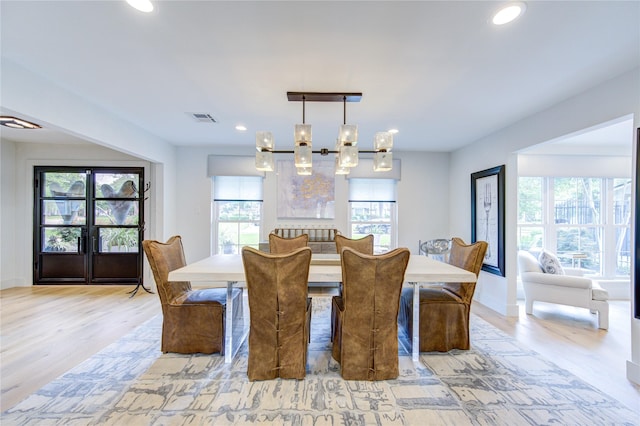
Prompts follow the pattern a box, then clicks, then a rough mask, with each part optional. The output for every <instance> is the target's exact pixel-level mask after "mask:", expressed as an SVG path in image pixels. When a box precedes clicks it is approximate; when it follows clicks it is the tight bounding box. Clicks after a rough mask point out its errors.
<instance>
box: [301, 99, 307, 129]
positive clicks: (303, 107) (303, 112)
mask: <svg viewBox="0 0 640 426" xmlns="http://www.w3.org/2000/svg"><path fill="white" fill-rule="evenodd" d="M305 100H306V96H305V95H302V124H306V123H305V122H304V116H305V111H304V109H305Z"/></svg>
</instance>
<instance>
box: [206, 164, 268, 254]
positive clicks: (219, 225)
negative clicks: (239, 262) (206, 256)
mask: <svg viewBox="0 0 640 426" xmlns="http://www.w3.org/2000/svg"><path fill="white" fill-rule="evenodd" d="M213 202H214V209H213V210H214V215H215V217H214V221H215V224H214V238H213V240H214V243H213V246H214V252H215V253H216V254H239V253H240V250H241V248H242V247H243V246H251V247H254V248H256V249H257V248H258V244H259V239H260V226H261V224H262V178H261V177H253V176H251V177H248V176H214V178H213Z"/></svg>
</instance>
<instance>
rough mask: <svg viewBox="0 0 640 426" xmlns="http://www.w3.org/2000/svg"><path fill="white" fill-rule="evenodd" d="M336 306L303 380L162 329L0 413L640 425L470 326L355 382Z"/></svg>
mask: <svg viewBox="0 0 640 426" xmlns="http://www.w3.org/2000/svg"><path fill="white" fill-rule="evenodd" d="M328 301H329V298H327V297H314V299H313V308H314V310H313V317H312V330H311V333H312V343H311V344H310V347H309V349H310V352H309V359H308V366H307V376H306V378H305V379H304V380H300V381H297V380H270V381H263V382H249V381H248V379H247V376H246V368H247V349H246V343H245V345H244V346H243V347H242V348H241V349H240V351H239V353H238V355H237V356H236V357H235V359H234V362H233V363H231V364H224V362H223V358H222V357H221V356H219V355H217V354H216V355H179V354H162V353H161V352H160V350H159V348H160V341H159V340H160V329H161V323H162V318H161V317H160V316H158V317H155V318H153V319H151V320H150V321H148V322H147V323H145V324H143V325H141V326H140V327H138V328H137V329H136V330H134V331H133V332H131V333H130V334H129V335H127V336H125V337H123V338H122V339H120V340H119V341H117V342H115V343H114V344H112V345H110V346H109V347H108V348H106V349H105V350H103V351H102V352H100V353H98V354H97V355H95V356H93V357H91V358H90V359H88V360H87V361H85V362H83V363H82V364H80V365H78V366H77V367H76V368H74V369H72V370H71V371H69V372H68V373H66V374H64V375H63V376H61V377H60V378H58V379H56V380H55V381H53V382H51V383H50V384H48V385H47V386H45V387H43V388H42V389H40V390H39V391H38V392H36V393H35V394H33V395H31V396H30V397H28V398H27V399H25V400H24V401H22V402H21V403H20V404H18V405H17V406H15V407H14V408H12V409H10V410H8V411H6V412H4V413H2V418H1V419H0V420H1V423H2V425H3V426H7V425H38V426H40V425H244V424H263V425H314V426H322V425H456V426H457V425H509V426H512V425H548V424H559V425H638V424H640V415H639V414H638V413H634V412H632V411H631V410H629V409H627V408H625V407H624V406H623V405H622V404H620V403H619V402H617V401H616V400H614V399H612V398H610V397H609V396H607V395H605V394H603V393H602V392H600V391H599V390H597V389H596V388H594V387H593V386H591V385H589V384H587V383H585V382H583V381H581V380H580V379H578V378H577V377H575V376H574V375H572V374H571V373H569V372H567V371H566V370H563V369H560V368H558V367H557V366H556V365H554V364H553V363H551V362H550V361H548V360H546V359H544V358H543V357H541V356H540V355H539V354H537V353H535V352H533V351H531V350H528V349H526V348H525V347H523V346H522V345H520V344H519V343H518V342H517V341H515V340H514V339H512V338H511V337H509V336H507V335H506V334H504V333H502V332H501V331H499V330H497V329H496V328H495V327H493V326H491V325H489V324H488V323H486V322H485V321H483V320H482V319H480V318H478V317H476V316H473V315H472V327H471V336H472V349H471V350H469V351H451V352H449V353H424V354H421V356H420V363H419V364H418V365H415V364H414V363H413V362H412V361H411V357H410V356H409V355H408V354H407V353H404V352H401V355H400V377H399V378H398V379H396V380H386V381H380V382H365V381H345V380H342V379H341V377H340V373H339V366H338V364H337V363H336V362H335V361H334V360H333V359H332V358H331V354H330V345H331V344H330V342H329V327H328V324H329V322H330V319H329V303H328Z"/></svg>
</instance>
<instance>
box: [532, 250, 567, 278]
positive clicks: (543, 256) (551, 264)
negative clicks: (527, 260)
mask: <svg viewBox="0 0 640 426" xmlns="http://www.w3.org/2000/svg"><path fill="white" fill-rule="evenodd" d="M538 262H540V266H542V270H543V271H544V272H546V273H547V274H556V275H564V269H563V268H562V265H561V264H560V259H558V257H557V256H556V255H555V254H553V253H551V252H548V251H546V250H542V251H541V252H540V255H539V256H538Z"/></svg>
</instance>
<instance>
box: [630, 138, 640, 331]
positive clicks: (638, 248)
mask: <svg viewBox="0 0 640 426" xmlns="http://www.w3.org/2000/svg"><path fill="white" fill-rule="evenodd" d="M638 179H640V127H638V129H637V133H636V170H635V185H636V194H635V195H636V205H635V208H636V212H635V213H636V214H635V228H636V229H635V253H634V264H635V266H634V268H635V269H634V276H633V296H632V297H633V301H634V304H633V305H634V309H633V316H634V317H635V318H637V319H640V279H639V278H638V277H640V258H639V257H638V253H640V185H638Z"/></svg>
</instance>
